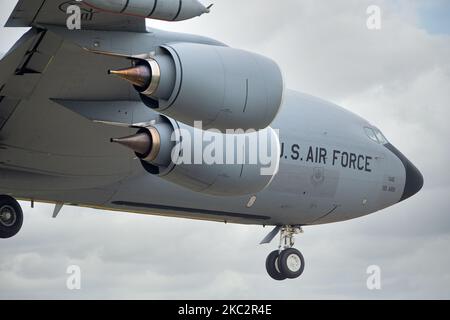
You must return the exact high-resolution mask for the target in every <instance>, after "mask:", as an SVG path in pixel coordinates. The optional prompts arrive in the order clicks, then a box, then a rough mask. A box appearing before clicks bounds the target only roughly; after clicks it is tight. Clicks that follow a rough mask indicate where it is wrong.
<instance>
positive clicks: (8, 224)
mask: <svg viewBox="0 0 450 320" xmlns="http://www.w3.org/2000/svg"><path fill="white" fill-rule="evenodd" d="M22 223H23V213H22V208H21V207H20V204H19V203H18V202H17V201H16V200H15V199H14V198H12V197H10V196H4V195H0V238H1V239H7V238H11V237H13V236H15V235H16V234H17V233H18V232H19V231H20V228H21V227H22Z"/></svg>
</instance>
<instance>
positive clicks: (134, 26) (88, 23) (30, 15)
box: [5, 0, 147, 32]
mask: <svg viewBox="0 0 450 320" xmlns="http://www.w3.org/2000/svg"><path fill="white" fill-rule="evenodd" d="M70 5H77V6H79V7H80V8H81V29H83V30H104V31H131V32H147V27H146V24H145V19H144V18H140V17H135V16H125V15H120V14H114V13H108V12H100V11H97V10H95V9H93V8H90V7H87V6H85V5H83V4H82V3H80V2H77V1H75V0H69V1H68V0H20V1H19V2H18V3H17V5H16V7H15V9H14V10H13V12H12V14H11V16H10V17H9V19H8V21H7V22H6V24H5V27H33V26H45V25H57V26H66V22H67V18H68V17H69V15H68V14H67V8H68V7H69V6H70Z"/></svg>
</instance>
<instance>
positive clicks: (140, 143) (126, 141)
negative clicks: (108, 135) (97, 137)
mask: <svg viewBox="0 0 450 320" xmlns="http://www.w3.org/2000/svg"><path fill="white" fill-rule="evenodd" d="M111 142H113V143H118V144H120V145H122V146H124V147H126V148H128V149H131V150H133V151H134V152H136V153H138V154H141V155H146V154H148V153H149V152H150V149H151V147H152V141H151V138H150V136H149V135H148V134H146V133H138V134H135V135H132V136H128V137H124V138H117V139H111Z"/></svg>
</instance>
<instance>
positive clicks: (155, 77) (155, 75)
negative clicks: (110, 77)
mask: <svg viewBox="0 0 450 320" xmlns="http://www.w3.org/2000/svg"><path fill="white" fill-rule="evenodd" d="M146 62H147V64H148V66H149V67H150V74H151V78H150V83H149V84H148V86H147V88H146V89H142V88H138V87H136V89H137V90H138V91H139V92H140V93H141V94H143V95H146V96H152V95H153V94H154V93H155V92H156V90H158V87H159V83H160V81H161V68H160V67H159V64H158V62H157V61H156V60H154V59H147V60H146Z"/></svg>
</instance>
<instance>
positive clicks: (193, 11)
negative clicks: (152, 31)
mask: <svg viewBox="0 0 450 320" xmlns="http://www.w3.org/2000/svg"><path fill="white" fill-rule="evenodd" d="M83 3H85V4H86V5H87V6H89V7H92V8H95V9H97V10H99V11H105V12H112V13H118V14H123V15H131V16H138V17H142V18H150V19H157V20H165V21H182V20H188V19H191V18H194V17H197V16H200V15H202V14H203V13H208V12H209V7H208V8H206V7H205V6H204V5H203V4H201V3H200V2H199V1H198V0H159V1H158V0H83Z"/></svg>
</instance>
